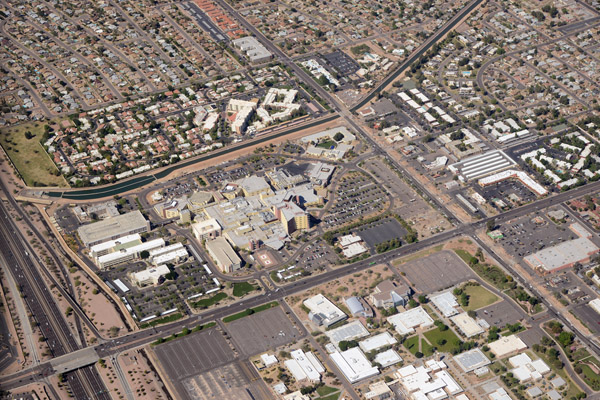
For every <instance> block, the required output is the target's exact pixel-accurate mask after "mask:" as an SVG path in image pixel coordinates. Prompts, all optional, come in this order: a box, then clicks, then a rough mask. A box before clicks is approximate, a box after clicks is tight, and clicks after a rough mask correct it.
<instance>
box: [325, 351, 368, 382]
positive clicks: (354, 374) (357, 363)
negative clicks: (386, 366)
mask: <svg viewBox="0 0 600 400" xmlns="http://www.w3.org/2000/svg"><path fill="white" fill-rule="evenodd" d="M329 357H330V358H331V359H332V360H333V362H334V363H335V365H337V367H338V368H339V369H340V371H342V374H344V376H345V377H346V379H348V381H349V382H350V383H355V382H358V381H360V380H363V379H366V378H370V377H372V376H375V375H377V374H379V368H377V367H374V366H373V365H371V363H370V362H369V360H368V359H367V357H366V356H365V355H364V353H363V352H362V351H361V350H360V349H359V348H358V347H353V348H351V349H348V350H346V351H343V352H338V351H336V352H334V353H332V354H330V355H329Z"/></svg>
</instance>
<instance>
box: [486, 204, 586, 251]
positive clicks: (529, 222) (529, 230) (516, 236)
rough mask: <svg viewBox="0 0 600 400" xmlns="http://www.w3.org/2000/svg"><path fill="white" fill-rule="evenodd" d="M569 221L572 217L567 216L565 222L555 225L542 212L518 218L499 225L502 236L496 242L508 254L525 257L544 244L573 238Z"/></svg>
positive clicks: (552, 243)
mask: <svg viewBox="0 0 600 400" xmlns="http://www.w3.org/2000/svg"><path fill="white" fill-rule="evenodd" d="M571 222H573V221H572V219H571V218H569V217H567V219H566V220H565V223H562V224H560V225H557V224H555V223H554V222H552V221H551V220H550V219H549V218H548V216H547V215H545V214H544V213H539V214H538V215H536V216H535V217H533V218H532V217H531V216H526V217H522V218H518V219H516V220H512V221H509V222H507V223H505V224H502V225H501V226H500V231H501V232H502V234H503V235H504V238H502V239H499V240H498V243H499V244H500V245H501V246H502V247H504V249H505V250H506V251H507V252H508V253H509V254H513V255H515V256H517V257H525V256H527V255H528V254H531V253H535V252H536V251H539V250H541V249H543V248H544V247H546V246H548V247H549V246H552V245H555V244H558V243H560V242H563V241H565V240H570V239H575V238H576V235H575V234H574V233H573V232H572V231H571V230H570V229H569V227H568V226H569V224H570V223H571Z"/></svg>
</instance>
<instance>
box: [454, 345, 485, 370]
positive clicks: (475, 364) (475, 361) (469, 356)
mask: <svg viewBox="0 0 600 400" xmlns="http://www.w3.org/2000/svg"><path fill="white" fill-rule="evenodd" d="M454 361H455V362H456V363H457V364H458V366H459V367H461V368H462V370H463V371H465V372H471V371H475V370H476V369H478V368H482V367H485V366H486V365H489V364H491V362H490V360H489V359H488V358H487V357H486V355H485V354H483V352H482V351H481V350H480V349H473V350H469V351H466V352H464V353H462V354H459V355H456V356H454Z"/></svg>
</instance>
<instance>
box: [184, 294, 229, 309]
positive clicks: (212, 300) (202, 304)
mask: <svg viewBox="0 0 600 400" xmlns="http://www.w3.org/2000/svg"><path fill="white" fill-rule="evenodd" d="M226 298H227V295H226V294H225V293H223V292H219V293H217V294H215V295H214V296H212V297H209V298H208V299H202V300H198V301H196V302H194V303H192V304H191V306H192V307H194V308H208V307H210V306H213V305H215V304H217V303H218V302H220V301H221V300H225V299H226Z"/></svg>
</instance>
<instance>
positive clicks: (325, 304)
mask: <svg viewBox="0 0 600 400" xmlns="http://www.w3.org/2000/svg"><path fill="white" fill-rule="evenodd" d="M303 304H304V305H305V306H306V307H307V308H308V309H309V310H310V312H309V313H308V318H310V320H311V321H312V322H314V323H315V324H316V325H317V326H321V325H323V326H325V327H329V326H331V325H333V324H335V323H337V322H340V321H343V320H345V319H346V318H348V316H347V315H346V314H344V312H343V311H342V310H340V309H339V308H338V307H336V306H335V304H333V303H332V302H331V301H329V300H328V299H327V297H325V296H323V295H322V294H317V295H316V296H313V297H311V298H309V299H306V300H304V302H303Z"/></svg>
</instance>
